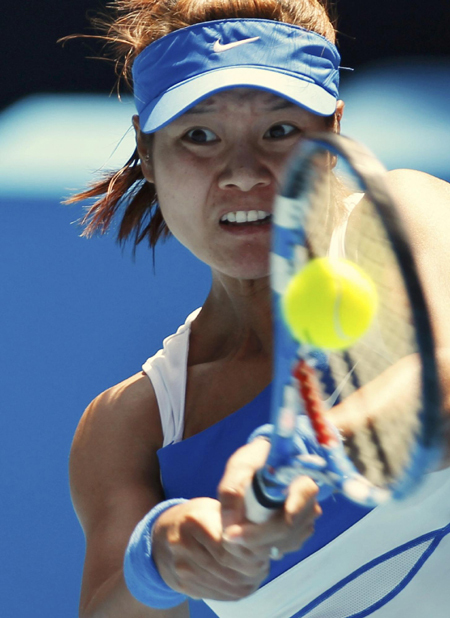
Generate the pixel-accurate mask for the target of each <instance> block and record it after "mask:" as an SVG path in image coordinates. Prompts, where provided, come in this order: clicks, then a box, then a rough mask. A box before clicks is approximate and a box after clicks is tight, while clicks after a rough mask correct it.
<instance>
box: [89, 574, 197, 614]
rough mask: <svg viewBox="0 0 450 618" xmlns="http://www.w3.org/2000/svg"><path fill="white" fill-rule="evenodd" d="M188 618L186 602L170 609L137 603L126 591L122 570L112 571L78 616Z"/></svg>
mask: <svg viewBox="0 0 450 618" xmlns="http://www.w3.org/2000/svg"><path fill="white" fill-rule="evenodd" d="M124 616H126V617H127V618H189V607H188V604H187V602H185V603H182V604H181V605H178V606H177V607H172V608H170V609H164V610H162V609H153V608H151V607H147V606H145V605H142V604H141V603H139V602H138V601H137V600H136V599H135V598H134V597H133V596H132V594H131V593H130V592H129V591H128V588H127V586H126V583H125V580H124V578H123V572H122V570H120V571H118V572H116V573H114V575H112V576H111V577H110V578H109V579H108V580H106V581H105V582H104V583H103V584H102V585H101V586H100V587H99V588H98V590H97V592H96V593H95V595H94V596H93V597H92V599H91V600H90V601H89V602H88V603H87V604H86V605H85V607H81V608H80V618H123V617H124Z"/></svg>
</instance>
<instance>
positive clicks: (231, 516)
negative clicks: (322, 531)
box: [218, 438, 322, 559]
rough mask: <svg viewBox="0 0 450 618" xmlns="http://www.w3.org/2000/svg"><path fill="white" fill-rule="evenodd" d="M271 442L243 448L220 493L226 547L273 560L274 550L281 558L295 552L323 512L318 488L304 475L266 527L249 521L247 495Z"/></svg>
mask: <svg viewBox="0 0 450 618" xmlns="http://www.w3.org/2000/svg"><path fill="white" fill-rule="evenodd" d="M269 449H270V443H269V442H268V441H267V440H265V439H264V438H258V439H256V440H254V441H253V442H252V443H251V444H248V445H246V446H243V447H242V448H240V449H239V450H238V451H236V453H234V455H232V457H231V458H230V459H229V461H228V464H227V467H226V470H225V474H224V476H223V478H222V480H221V482H220V485H219V489H218V493H219V496H218V497H219V501H220V503H221V505H222V521H223V528H224V538H225V544H226V545H225V546H226V547H228V548H229V551H232V549H231V548H232V546H233V545H234V546H235V547H242V548H246V549H247V550H249V551H251V552H252V553H253V554H254V555H255V556H259V557H260V558H261V559H267V558H269V557H270V554H271V550H272V548H276V549H277V550H278V554H279V557H282V556H283V554H286V553H289V552H293V551H296V550H297V549H299V548H300V547H301V546H302V545H303V543H304V542H305V541H306V539H307V538H308V537H309V536H310V535H311V534H312V533H313V532H314V520H315V519H316V517H319V516H320V515H321V513H322V510H321V508H320V506H319V505H318V503H317V501H316V496H317V494H318V491H319V488H318V487H317V485H316V484H315V483H314V481H312V480H311V479H310V478H309V477H306V476H301V477H299V478H298V479H296V480H295V481H294V482H293V483H292V484H291V486H290V488H289V493H288V496H287V499H286V502H285V504H284V508H283V509H280V511H277V512H275V514H274V515H273V516H272V517H271V518H270V519H269V520H268V521H267V522H265V523H263V524H253V523H250V522H249V521H248V520H247V519H246V515H245V504H244V496H245V493H246V491H247V489H248V487H249V486H250V484H251V482H252V479H253V476H254V474H255V472H256V471H257V470H258V469H259V468H261V467H262V466H263V465H264V463H265V461H266V459H267V455H268V453H269Z"/></svg>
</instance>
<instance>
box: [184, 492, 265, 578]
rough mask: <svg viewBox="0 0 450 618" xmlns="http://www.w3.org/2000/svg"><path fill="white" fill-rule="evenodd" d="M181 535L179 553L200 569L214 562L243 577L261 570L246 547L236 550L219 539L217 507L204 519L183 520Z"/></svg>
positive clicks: (259, 562)
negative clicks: (199, 566) (189, 558)
mask: <svg viewBox="0 0 450 618" xmlns="http://www.w3.org/2000/svg"><path fill="white" fill-rule="evenodd" d="M217 505H218V503H217ZM202 515H203V514H202ZM182 536H183V539H182V540H183V545H182V549H181V552H180V554H181V555H182V556H190V555H192V556H193V557H194V560H195V561H197V562H198V564H199V565H202V566H203V567H204V568H214V565H215V563H217V564H218V565H220V566H223V567H225V568H227V569H232V570H233V571H237V572H239V573H241V574H243V575H255V574H258V573H259V572H260V571H261V570H262V569H264V568H265V561H264V560H263V559H261V556H260V555H255V553H254V552H252V551H251V550H250V549H249V548H246V547H236V545H233V544H232V543H228V542H227V540H226V539H224V538H223V536H222V522H221V517H220V510H219V508H218V509H217V511H215V510H211V511H210V512H209V514H208V518H207V520H203V519H201V518H200V517H199V515H198V514H196V517H193V518H192V519H191V518H189V517H187V518H186V521H185V523H184V525H183V528H182ZM200 550H201V552H200Z"/></svg>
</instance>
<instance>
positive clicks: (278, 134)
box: [264, 123, 299, 139]
mask: <svg viewBox="0 0 450 618" xmlns="http://www.w3.org/2000/svg"><path fill="white" fill-rule="evenodd" d="M298 131H299V129H297V127H294V125H292V124H287V123H282V124H274V125H273V126H272V127H270V129H268V130H267V131H266V132H265V133H264V139H282V138H283V137H288V136H290V135H293V134H294V133H298Z"/></svg>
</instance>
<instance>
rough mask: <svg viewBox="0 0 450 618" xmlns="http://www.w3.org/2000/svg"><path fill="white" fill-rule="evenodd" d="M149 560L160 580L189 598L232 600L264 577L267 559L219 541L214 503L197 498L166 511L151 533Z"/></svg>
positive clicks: (219, 523)
mask: <svg viewBox="0 0 450 618" xmlns="http://www.w3.org/2000/svg"><path fill="white" fill-rule="evenodd" d="M152 556H153V559H154V561H155V563H156V566H157V568H158V570H159V573H160V575H161V577H162V578H163V579H164V581H165V582H166V583H167V584H168V585H169V586H170V587H171V588H173V589H174V590H176V591H178V592H182V593H183V594H186V595H188V596H190V597H192V598H204V599H216V600H222V601H232V600H236V599H240V598H242V597H245V596H248V595H249V594H251V593H252V592H254V591H255V590H256V589H257V588H258V586H259V585H260V583H261V582H262V581H263V580H264V579H265V578H266V577H267V574H268V570H269V558H268V555H267V552H266V553H264V552H263V553H262V554H261V553H260V552H253V551H252V550H251V549H249V548H246V547H245V546H237V545H236V544H231V545H230V546H229V544H228V543H227V542H226V541H225V540H224V539H223V536H222V516H221V506H220V503H219V502H218V501H217V500H212V499H210V498H196V499H194V500H189V502H186V503H184V504H180V505H177V506H174V507H172V508H170V509H167V511H165V512H164V513H162V514H161V515H160V517H159V518H158V520H157V522H156V524H155V527H154V529H153V542H152Z"/></svg>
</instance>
